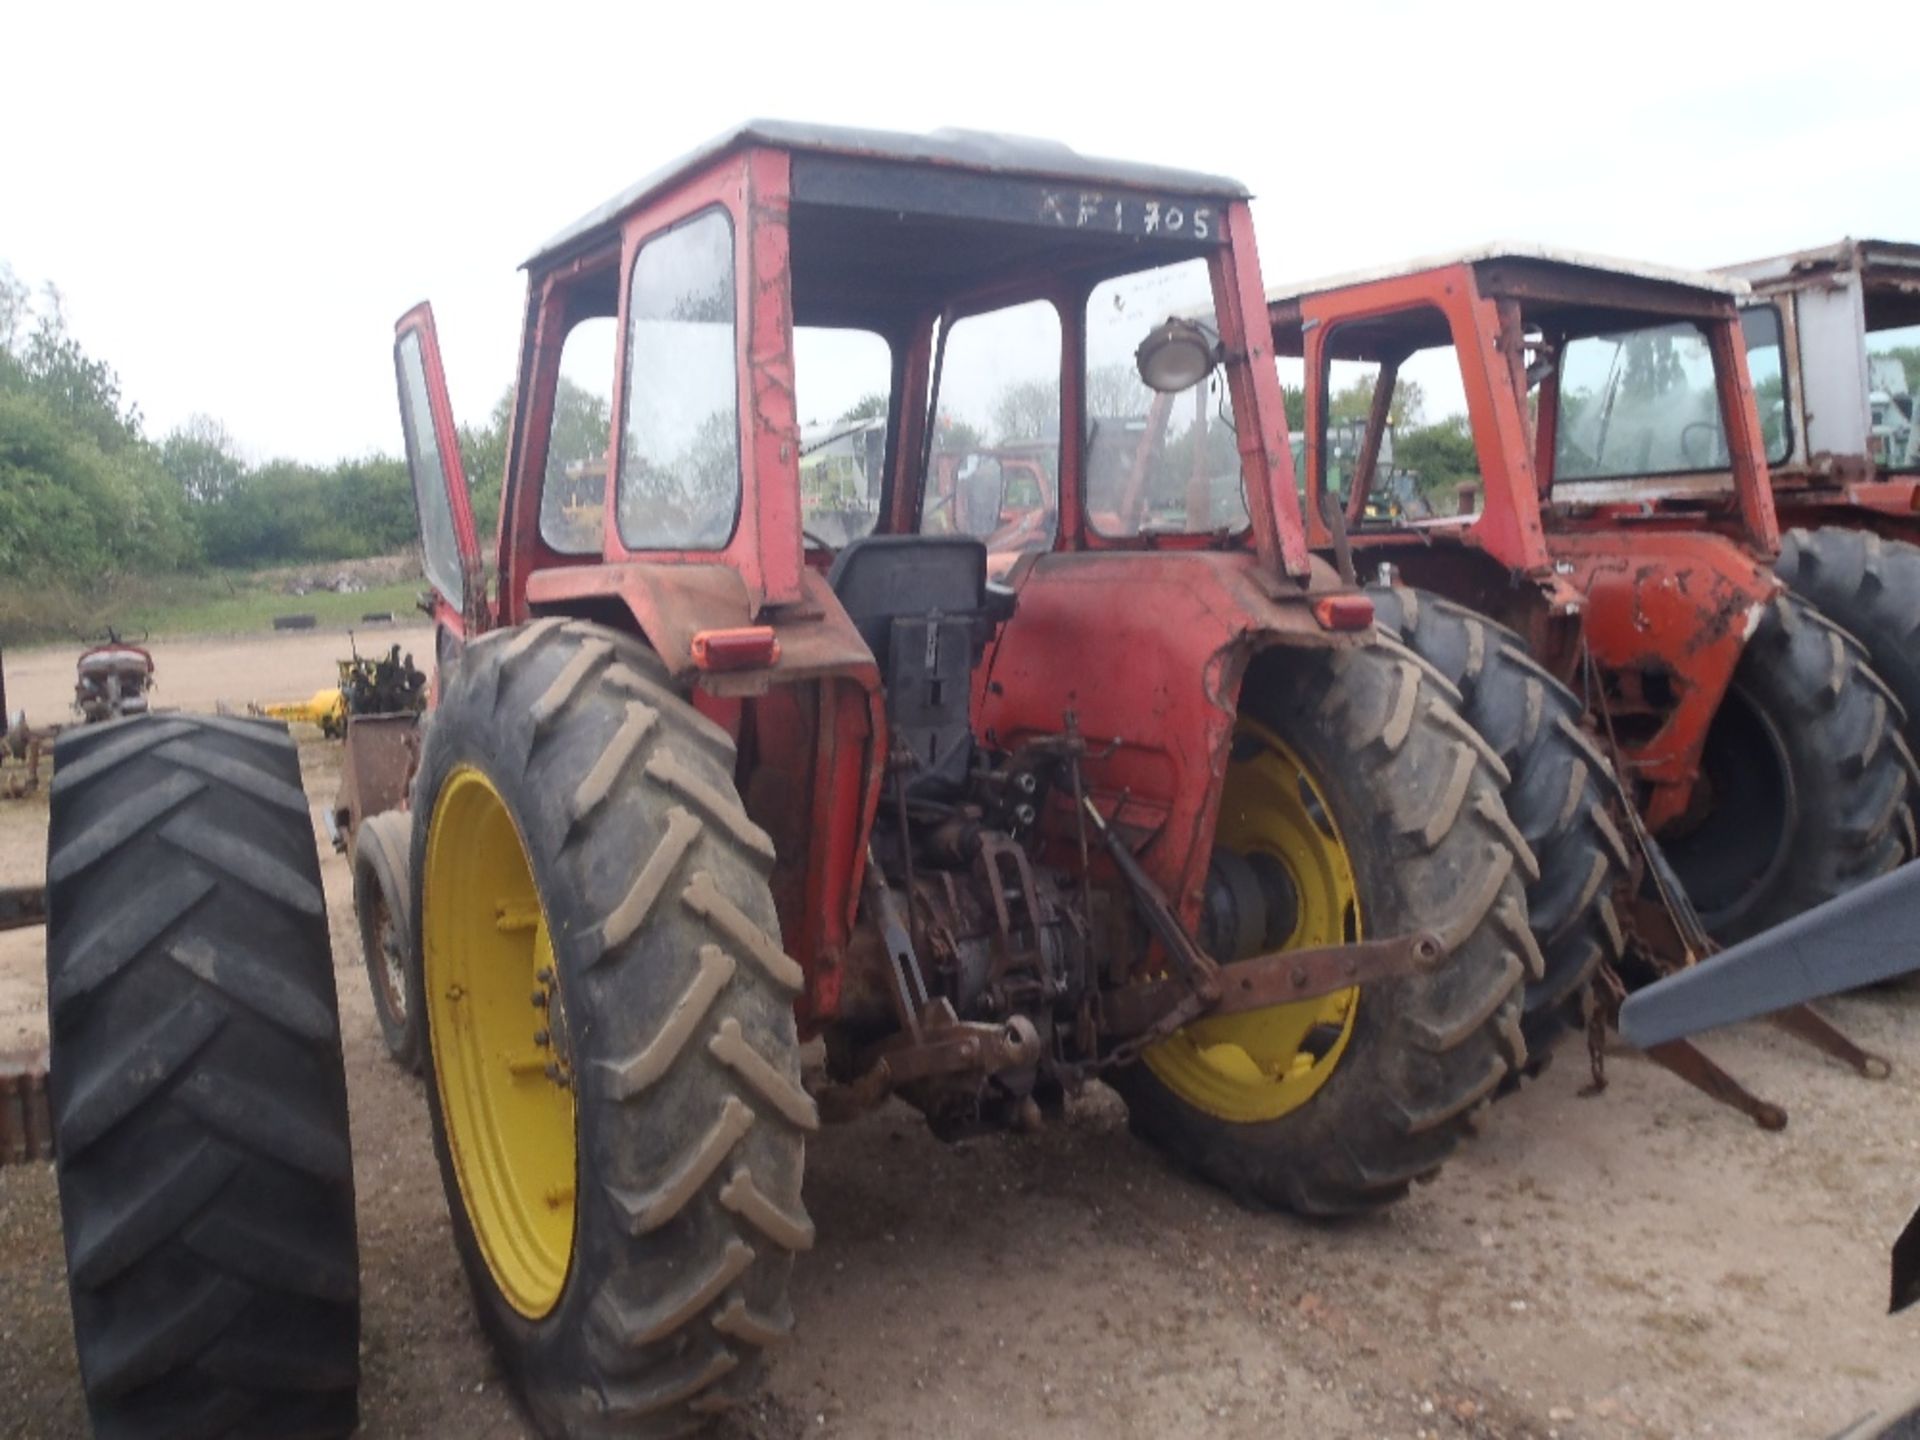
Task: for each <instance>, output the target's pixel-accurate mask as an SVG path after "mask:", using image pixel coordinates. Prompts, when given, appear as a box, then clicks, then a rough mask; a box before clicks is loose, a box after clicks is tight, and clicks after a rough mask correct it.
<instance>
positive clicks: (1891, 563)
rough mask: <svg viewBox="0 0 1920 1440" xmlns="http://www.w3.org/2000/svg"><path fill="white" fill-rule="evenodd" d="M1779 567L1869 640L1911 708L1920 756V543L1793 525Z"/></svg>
mask: <svg viewBox="0 0 1920 1440" xmlns="http://www.w3.org/2000/svg"><path fill="white" fill-rule="evenodd" d="M1774 573H1775V574H1776V575H1778V576H1779V577H1780V578H1781V580H1783V581H1784V582H1785V583H1786V585H1787V587H1788V588H1789V589H1791V590H1792V591H1793V592H1794V593H1795V594H1796V595H1799V596H1800V597H1801V598H1802V599H1804V600H1806V601H1807V602H1808V603H1809V604H1812V605H1813V606H1815V607H1816V608H1817V609H1818V610H1819V611H1820V613H1821V614H1823V615H1825V616H1826V617H1827V618H1828V619H1829V620H1831V621H1833V622H1834V623H1835V624H1837V625H1839V626H1840V627H1841V628H1842V629H1844V630H1846V631H1847V632H1848V633H1849V634H1850V635H1852V636H1853V637H1854V638H1855V639H1856V640H1858V641H1859V642H1860V643H1861V644H1862V645H1864V646H1866V647H1867V658H1868V659H1869V660H1870V661H1872V663H1873V668H1874V672H1875V673H1876V674H1878V675H1879V677H1880V678H1881V679H1882V680H1884V681H1886V682H1887V688H1888V689H1890V690H1891V691H1892V692H1893V695H1894V698H1895V699H1896V700H1898V701H1899V702H1900V706H1901V709H1902V710H1904V711H1905V717H1904V722H1903V724H1902V725H1901V729H1900V733H1901V737H1902V738H1903V739H1905V741H1906V742H1907V748H1908V750H1910V751H1912V752H1913V753H1915V754H1917V755H1920V545H1911V544H1908V543H1907V542H1906V541H1904V540H1882V539H1881V538H1880V537H1879V536H1878V535H1876V534H1874V533H1873V532H1872V531H1871V530H1846V529H1841V528H1839V527H1837V526H1822V527H1821V528H1819V529H1816V530H1789V531H1788V532H1787V533H1786V534H1785V535H1783V536H1781V538H1780V559H1779V561H1778V563H1777V564H1775V566H1774Z"/></svg>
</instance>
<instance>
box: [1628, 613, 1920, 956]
mask: <svg viewBox="0 0 1920 1440" xmlns="http://www.w3.org/2000/svg"><path fill="white" fill-rule="evenodd" d="M1900 718H1901V716H1900V705H1899V702H1898V701H1897V700H1895V699H1894V698H1893V695H1892V694H1891V692H1889V690H1888V689H1887V685H1886V682H1885V681H1883V680H1882V679H1881V678H1880V677H1879V676H1878V675H1877V674H1875V673H1874V671H1873V668H1872V667H1871V666H1870V665H1869V664H1868V662H1867V655H1866V651H1865V650H1864V649H1863V648H1862V647H1861V645H1860V643H1859V642H1858V641H1857V640H1855V639H1854V638H1853V637H1852V636H1851V635H1849V634H1847V633H1846V632H1845V631H1844V630H1842V629H1840V627H1839V626H1837V625H1835V624H1834V623H1833V622H1832V621H1831V620H1829V619H1827V618H1826V617H1825V616H1823V615H1822V614H1821V613H1820V612H1819V611H1818V610H1816V609H1814V608H1813V607H1812V606H1811V605H1809V604H1808V603H1807V602H1806V601H1805V600H1803V599H1801V598H1799V597H1798V596H1797V595H1781V596H1780V597H1779V598H1778V599H1776V600H1775V601H1774V603H1773V604H1772V605H1771V606H1770V607H1769V608H1768V610H1767V612H1766V614H1765V615H1764V616H1763V617H1762V619H1761V622H1760V626H1759V628H1758V629H1757V630H1756V631H1755V632H1754V635H1753V638H1752V639H1751V640H1750V641H1748V643H1747V648H1746V652H1745V653H1744V654H1743V655H1742V656H1741V657H1740V664H1739V667H1738V668H1737V669H1736V670H1735V671H1734V676H1733V684H1732V686H1731V687H1730V688H1729V690H1728V691H1727V696H1726V699H1725V700H1724V701H1723V702H1722V703H1721V706H1720V711H1719V713H1718V714H1717V715H1716V716H1715V717H1714V721H1713V725H1712V727H1711V728H1710V729H1709V730H1708V732H1707V743H1706V750H1705V752H1704V753H1703V754H1702V756H1701V762H1700V764H1701V777H1702V778H1701V782H1700V784H1699V786H1698V787H1696V788H1697V792H1698V793H1697V794H1696V796H1695V803H1694V805H1693V807H1692V809H1691V811H1690V813H1689V814H1688V815H1687V816H1686V817H1685V818H1684V819H1683V820H1682V821H1680V822H1678V823H1677V824H1676V825H1675V826H1673V827H1669V829H1668V831H1667V832H1666V833H1665V834H1662V835H1661V836H1660V837H1659V838H1660V842H1661V845H1662V847H1663V848H1664V849H1665V851H1666V855H1667V859H1668V860H1669V861H1670V862H1671V863H1672V865H1673V869H1674V873H1675V874H1676V875H1678V876H1679V878H1680V883H1681V884H1682V885H1684V886H1685V887H1686V890H1687V894H1688V897H1689V898H1690V899H1691V900H1692V902H1693V905H1694V908H1695V909H1696V910H1698V911H1699V912H1700V919H1701V923H1702V924H1704V925H1705V926H1706V928H1707V931H1708V933H1710V934H1711V935H1712V936H1713V937H1714V938H1715V939H1716V940H1719V941H1720V942H1721V943H1722V944H1731V943H1732V942H1734V941H1736V940H1742V939H1745V938H1746V937H1747V936H1749V935H1756V934H1758V933H1759V932H1760V931H1762V930H1765V929H1767V928H1769V927H1770V926H1773V925H1777V924H1779V923H1780V922H1781V921H1782V920H1786V919H1789V918H1790V917H1792V916H1794V915H1798V914H1799V913H1800V912H1801V911H1802V910H1810V909H1812V908H1813V907H1814V906H1815V905H1818V904H1821V903H1822V902H1824V901H1827V900H1831V899H1833V898H1834V897H1835V896H1836V895H1842V894H1844V893H1846V892H1847V891H1848V890H1851V889H1852V888H1853V887H1854V886H1856V885H1859V884H1861V883H1862V882H1863V881H1867V880H1871V879H1873V878H1874V877H1875V876H1876V875H1884V874H1885V873H1886V872H1887V871H1889V870H1891V869H1893V867H1894V866H1896V865H1898V864H1899V863H1900V862H1901V860H1902V859H1903V858H1904V856H1905V853H1906V848H1907V836H1908V835H1909V834H1910V833H1911V827H1912V823H1913V820H1912V815H1911V814H1910V812H1909V810H1908V800H1907V797H1908V793H1909V787H1910V786H1911V785H1912V783H1913V781H1914V762H1913V756H1912V754H1911V753H1910V752H1909V751H1908V749H1907V745H1906V742H1905V741H1904V740H1902V739H1901V738H1900V731H1899V726H1900Z"/></svg>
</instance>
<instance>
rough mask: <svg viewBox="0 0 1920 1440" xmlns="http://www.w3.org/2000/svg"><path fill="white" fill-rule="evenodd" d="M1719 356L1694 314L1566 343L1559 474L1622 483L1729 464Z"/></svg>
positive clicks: (1558, 436)
mask: <svg viewBox="0 0 1920 1440" xmlns="http://www.w3.org/2000/svg"><path fill="white" fill-rule="evenodd" d="M1727 463H1728V459H1727V434H1726V428H1725V426H1724V425H1723V424H1722V423H1721V419H1720V397H1719V391H1718V389H1717V388H1716V387H1715V383H1714V369H1713V352H1712V350H1711V348H1710V347H1709V345H1708V343H1707V336H1706V332H1705V331H1704V330H1702V329H1701V327H1700V326H1699V325H1697V324H1695V323H1694V322H1692V321H1690V320H1679V321H1675V322H1673V323H1672V324H1667V325H1649V326H1644V327H1642V328H1640V329H1636V330H1626V331H1620V332H1618V333H1615V334H1610V335H1583V336H1581V337H1579V338H1577V339H1574V340H1570V341H1568V342H1567V346H1566V352H1565V358H1564V360H1563V362H1562V368H1561V371H1560V411H1559V424H1558V428H1557V431H1556V439H1555V446H1554V478H1555V480H1557V481H1558V480H1615V479H1624V478H1629V477H1632V478H1641V477H1650V476H1655V475H1675V474H1683V473H1686V472H1688V471H1696V470H1715V469H1721V468H1724V467H1725V466H1726V465H1727Z"/></svg>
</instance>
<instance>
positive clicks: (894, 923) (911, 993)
mask: <svg viewBox="0 0 1920 1440" xmlns="http://www.w3.org/2000/svg"><path fill="white" fill-rule="evenodd" d="M866 886H867V902H868V904H870V905H871V906H872V907H873V919H874V923H875V924H876V925H877V926H878V927H879V930H880V938H881V939H882V940H883V941H884V942H885V944H886V948H887V967H888V972H889V975H890V976H891V978H892V980H893V983H892V984H891V985H889V986H888V987H887V997H888V998H889V999H890V1000H892V1002H893V1016H894V1019H895V1020H897V1021H898V1022H899V1024H900V1028H901V1030H903V1031H905V1032H906V1034H907V1036H908V1038H909V1039H910V1041H911V1042H912V1043H914V1044H918V1043H919V1042H920V1040H921V1033H920V1012H921V1010H922V1009H923V1008H926V1006H927V981H926V977H925V976H924V975H922V974H921V973H920V962H919V960H918V959H917V958H916V957H915V955H914V950H913V933H912V931H910V930H909V929H908V928H907V922H906V921H905V920H904V919H903V918H902V917H901V914H900V906H899V904H898V902H897V901H896V900H895V898H894V894H893V891H892V890H891V889H890V888H889V887H888V885H887V880H886V876H884V875H882V874H881V873H880V862H879V861H878V860H876V859H875V858H874V854H873V847H872V846H868V847H867V873H866Z"/></svg>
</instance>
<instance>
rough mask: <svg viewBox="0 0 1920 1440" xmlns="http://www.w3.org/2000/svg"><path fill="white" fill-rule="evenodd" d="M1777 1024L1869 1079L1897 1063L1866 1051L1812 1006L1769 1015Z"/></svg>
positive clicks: (1889, 1071)
mask: <svg viewBox="0 0 1920 1440" xmlns="http://www.w3.org/2000/svg"><path fill="white" fill-rule="evenodd" d="M1767 1019H1769V1020H1771V1021H1772V1022H1773V1023H1774V1024H1776V1025H1778V1026H1779V1027H1780V1028H1781V1029H1782V1030H1784V1031H1786V1032H1787V1033H1788V1034H1789V1035H1791V1036H1793V1037H1794V1038H1795V1039H1797V1040H1804V1041H1806V1042H1807V1043H1808V1044H1809V1045H1811V1046H1813V1047H1814V1048H1815V1049H1817V1050H1821V1051H1824V1052H1825V1053H1826V1054H1828V1055H1831V1056H1832V1057H1833V1058H1834V1059H1836V1060H1838V1061H1839V1062H1840V1063H1841V1064H1842V1065H1846V1066H1848V1067H1850V1068H1851V1069H1853V1070H1854V1071H1856V1072H1857V1073H1859V1074H1861V1075H1864V1076H1865V1077H1866V1078H1867V1079H1869V1080H1884V1079H1886V1078H1887V1077H1888V1076H1889V1075H1891V1074H1893V1062H1892V1061H1891V1060H1889V1059H1887V1057H1886V1056H1884V1055H1876V1054H1874V1053H1873V1052H1872V1051H1871V1050H1863V1049H1861V1048H1860V1046H1858V1045H1856V1044H1854V1042H1853V1041H1852V1040H1851V1039H1849V1038H1848V1037H1847V1035H1846V1033H1845V1032H1844V1031H1843V1030H1841V1029H1840V1027H1839V1026H1837V1025H1835V1024H1834V1023H1833V1022H1832V1021H1831V1020H1829V1019H1827V1018H1826V1017H1825V1016H1824V1015H1822V1014H1821V1013H1820V1012H1819V1011H1817V1010H1815V1009H1814V1008H1813V1007H1812V1006H1811V1005H1793V1006H1789V1007H1788V1008H1787V1009H1785V1010H1776V1011H1774V1012H1773V1013H1772V1014H1771V1015H1769V1016H1767Z"/></svg>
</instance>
